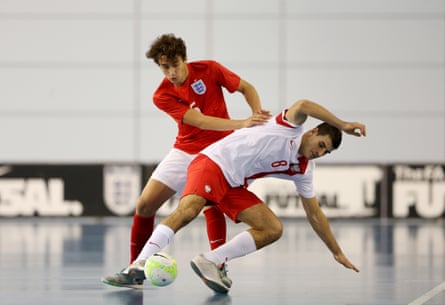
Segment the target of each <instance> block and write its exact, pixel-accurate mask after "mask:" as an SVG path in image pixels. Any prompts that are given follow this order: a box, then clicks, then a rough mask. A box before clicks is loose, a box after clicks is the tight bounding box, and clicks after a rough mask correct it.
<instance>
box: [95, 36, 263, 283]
mask: <svg viewBox="0 0 445 305" xmlns="http://www.w3.org/2000/svg"><path fill="white" fill-rule="evenodd" d="M146 57H147V58H151V59H153V60H154V62H155V63H156V64H157V65H159V67H160V69H161V71H162V73H163V74H164V76H165V78H164V79H163V80H162V82H161V84H160V85H159V87H158V88H157V89H156V91H155V92H154V94H153V102H154V104H155V105H156V106H157V107H158V108H159V109H161V110H162V111H164V112H165V113H166V114H168V115H169V116H171V117H172V118H173V120H175V122H176V123H177V126H178V134H177V136H176V141H175V143H174V145H173V149H171V150H170V152H169V153H168V154H167V156H166V157H165V158H164V159H163V160H162V161H161V162H160V164H159V165H158V166H157V168H156V169H155V171H154V172H153V174H152V176H151V178H150V179H149V180H148V182H147V184H146V185H145V187H144V189H143V191H142V194H141V196H140V197H139V200H138V202H137V205H136V211H135V213H134V218H133V225H132V227H131V235H130V239H131V240H130V242H131V245H130V263H132V262H133V261H134V260H135V258H136V257H137V256H138V254H139V252H140V251H141V249H142V248H143V246H144V245H145V243H146V241H147V240H148V238H149V237H150V236H151V234H152V232H153V228H154V218H155V213H156V211H157V210H158V209H159V208H160V207H161V205H162V204H163V203H164V202H165V201H166V200H168V199H169V198H170V197H172V196H173V195H174V194H175V193H178V194H181V193H182V190H183V187H184V184H185V179H186V172H187V167H188V165H189V163H190V162H191V160H192V159H193V158H194V157H195V156H196V154H197V153H198V152H199V151H201V150H202V149H203V148H205V147H207V146H208V145H210V144H212V143H213V142H215V141H217V140H219V139H221V138H223V137H225V136H227V135H228V134H230V133H231V132H232V130H234V129H239V128H243V127H251V126H255V125H258V124H263V123H264V122H266V121H267V120H268V119H269V118H270V114H269V112H268V111H265V110H263V109H262V108H261V102H260V98H259V96H258V93H257V91H256V89H255V88H254V87H253V86H252V85H251V84H249V83H248V82H247V81H245V80H243V79H241V78H240V77H239V76H238V75H236V74H235V73H233V72H232V71H230V70H228V69H227V68H225V67H224V66H222V65H221V64H219V63H217V62H215V61H211V60H203V61H195V62H190V63H187V62H186V60H187V55H186V46H185V43H184V41H183V40H182V39H181V38H178V37H176V36H175V35H173V34H164V35H161V36H160V37H158V38H157V39H156V40H155V41H154V42H153V44H152V45H151V47H150V49H149V50H148V51H147V53H146ZM223 88H225V89H226V90H227V91H229V92H230V93H233V92H235V91H238V92H240V93H241V94H243V96H244V98H245V100H246V102H247V103H248V105H249V107H250V108H251V111H252V116H250V117H249V118H247V119H244V120H231V119H230V118H229V114H228V111H227V107H226V103H225V100H224V95H223ZM204 215H205V217H206V222H207V234H208V237H209V242H210V248H211V249H215V248H217V247H218V246H220V245H222V244H224V243H225V240H226V222H225V218H224V214H223V213H222V212H221V211H220V210H219V209H218V208H217V207H212V208H209V209H206V210H205V211H204ZM134 267H135V268H133V272H132V273H129V272H128V270H127V269H126V270H122V271H121V272H120V273H117V274H115V275H111V276H106V277H104V278H103V279H102V281H103V282H104V283H106V284H110V285H114V286H122V287H132V288H140V287H142V284H143V281H144V279H145V276H144V273H143V263H139V264H138V265H135V266H134ZM221 267H222V268H223V270H225V269H224V265H222V266H221ZM223 272H224V273H225V271H223ZM225 281H226V282H227V284H228V285H230V284H231V280H230V279H229V278H228V277H225Z"/></svg>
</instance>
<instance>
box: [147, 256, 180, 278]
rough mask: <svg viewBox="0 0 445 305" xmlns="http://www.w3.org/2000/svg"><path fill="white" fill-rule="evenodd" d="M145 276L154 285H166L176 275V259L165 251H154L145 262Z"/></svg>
mask: <svg viewBox="0 0 445 305" xmlns="http://www.w3.org/2000/svg"><path fill="white" fill-rule="evenodd" d="M144 272H145V277H146V278H147V280H148V281H149V282H150V283H151V284H152V285H154V286H161V287H162V286H167V285H170V284H171V283H173V281H174V280H175V279H176V276H177V275H178V266H177V263H176V260H175V259H174V258H173V256H171V255H170V254H167V253H162V252H160V253H155V254H153V255H152V256H150V257H149V258H148V259H147V261H146V262H145V268H144Z"/></svg>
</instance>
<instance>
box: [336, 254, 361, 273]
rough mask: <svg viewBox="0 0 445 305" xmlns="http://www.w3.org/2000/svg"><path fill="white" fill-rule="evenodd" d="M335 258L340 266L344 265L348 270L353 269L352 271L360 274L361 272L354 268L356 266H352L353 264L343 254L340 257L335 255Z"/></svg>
mask: <svg viewBox="0 0 445 305" xmlns="http://www.w3.org/2000/svg"><path fill="white" fill-rule="evenodd" d="M334 258H335V260H336V261H337V262H339V263H340V264H342V265H343V266H345V267H346V268H348V269H352V270H354V271H355V272H360V270H359V269H358V268H357V267H356V266H354V264H352V263H351V262H350V261H349V260H348V259H347V258H346V256H345V255H344V254H343V253H341V254H339V255H334Z"/></svg>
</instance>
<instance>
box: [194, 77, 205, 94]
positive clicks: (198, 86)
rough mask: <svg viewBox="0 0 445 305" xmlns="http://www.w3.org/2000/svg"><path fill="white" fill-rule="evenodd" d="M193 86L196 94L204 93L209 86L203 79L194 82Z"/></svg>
mask: <svg viewBox="0 0 445 305" xmlns="http://www.w3.org/2000/svg"><path fill="white" fill-rule="evenodd" d="M191 86H192V89H193V91H195V93H196V94H199V95H203V94H204V93H206V90H207V88H206V85H205V84H204V82H203V81H202V79H198V80H197V81H195V82H193V83H192V85H191Z"/></svg>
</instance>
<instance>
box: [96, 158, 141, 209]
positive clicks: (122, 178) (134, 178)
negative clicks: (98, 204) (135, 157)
mask: <svg viewBox="0 0 445 305" xmlns="http://www.w3.org/2000/svg"><path fill="white" fill-rule="evenodd" d="M103 175H104V189H103V196H104V201H105V206H106V207H107V208H108V209H109V210H110V211H111V212H113V213H114V214H116V215H128V214H130V213H132V212H133V211H134V209H135V207H136V201H137V199H138V198H139V195H140V192H141V175H142V171H141V167H140V166H137V165H106V166H104V169H103Z"/></svg>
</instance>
